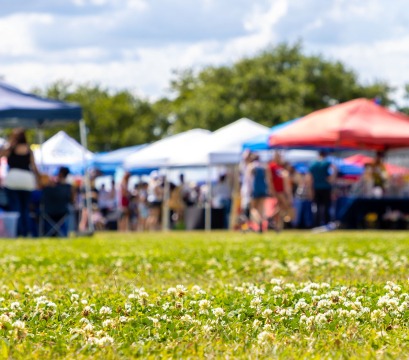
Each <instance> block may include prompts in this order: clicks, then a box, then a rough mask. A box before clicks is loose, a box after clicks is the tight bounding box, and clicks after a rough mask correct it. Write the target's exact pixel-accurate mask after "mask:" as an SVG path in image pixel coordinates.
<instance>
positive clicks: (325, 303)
mask: <svg viewBox="0 0 409 360" xmlns="http://www.w3.org/2000/svg"><path fill="white" fill-rule="evenodd" d="M331 306H332V302H331V301H329V300H324V299H323V300H320V301H318V304H317V308H318V309H322V308H330V307H331Z"/></svg>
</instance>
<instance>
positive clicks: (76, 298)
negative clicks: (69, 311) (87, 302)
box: [70, 294, 80, 302]
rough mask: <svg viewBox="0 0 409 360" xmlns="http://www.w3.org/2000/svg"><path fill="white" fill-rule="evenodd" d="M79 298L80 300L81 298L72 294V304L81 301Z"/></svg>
mask: <svg viewBox="0 0 409 360" xmlns="http://www.w3.org/2000/svg"><path fill="white" fill-rule="evenodd" d="M79 298H80V296H79V295H78V294H71V298H70V299H71V301H72V302H74V301H77V300H79Z"/></svg>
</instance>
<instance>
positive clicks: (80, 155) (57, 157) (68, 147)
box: [34, 131, 93, 166]
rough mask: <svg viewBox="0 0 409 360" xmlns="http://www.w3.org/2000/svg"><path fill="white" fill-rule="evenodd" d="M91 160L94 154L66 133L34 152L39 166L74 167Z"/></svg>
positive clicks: (60, 132) (56, 136)
mask: <svg viewBox="0 0 409 360" xmlns="http://www.w3.org/2000/svg"><path fill="white" fill-rule="evenodd" d="M84 156H85V159H86V160H90V159H91V158H92V156H93V153H92V152H90V151H88V150H87V149H85V148H84V147H83V146H82V145H81V144H79V143H78V142H77V141H76V140H74V139H73V138H71V137H70V136H68V135H67V134H66V133H65V132H64V131H59V132H58V133H57V134H55V135H54V136H53V137H51V138H50V139H48V140H47V141H45V142H44V143H43V144H42V145H41V146H40V148H38V149H36V150H34V159H35V162H36V164H37V165H44V166H72V165H78V164H81V163H83V162H84Z"/></svg>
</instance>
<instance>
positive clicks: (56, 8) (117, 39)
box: [0, 0, 409, 98]
mask: <svg viewBox="0 0 409 360" xmlns="http://www.w3.org/2000/svg"><path fill="white" fill-rule="evenodd" d="M407 8H408V4H407V1H404V0H393V1H388V0H360V1H356V0H234V1H233V0H0V33H1V34H2V36H1V37H0V76H3V77H4V79H5V80H6V81H8V82H9V83H11V84H13V85H16V86H18V87H20V88H22V89H24V90H30V89H31V88H33V87H42V88H43V87H45V86H47V84H50V83H51V82H53V81H55V80H58V79H65V80H72V81H73V82H74V83H83V82H92V83H98V84H101V85H103V86H106V87H109V88H113V89H122V88H127V89H130V90H132V91H134V92H135V93H137V94H140V95H141V96H147V97H151V98H156V97H159V96H162V95H165V96H166V95H169V92H168V89H167V87H168V85H169V82H170V79H171V78H172V71H173V70H178V69H184V68H187V67H189V68H190V67H193V68H196V69H200V68H201V67H203V66H206V65H221V64H229V63H231V62H233V61H235V60H237V59H240V58H241V57H243V56H251V55H253V54H256V53H257V52H258V51H260V50H262V49H264V48H266V47H267V46H269V45H274V44H278V43H279V42H283V41H285V42H291V43H292V42H295V41H297V40H302V42H303V44H304V51H305V52H306V53H308V54H312V53H314V54H317V53H318V54H321V55H323V56H325V57H326V58H328V59H332V60H341V61H343V62H344V63H345V64H347V65H348V66H349V67H350V68H352V69H353V70H355V71H356V72H357V74H358V75H359V76H360V80H361V81H362V82H369V81H373V80H375V79H377V80H386V81H388V82H389V83H391V84H392V85H394V86H397V87H399V88H400V89H402V88H403V85H404V84H405V82H408V83H409V73H407V68H408V65H407V63H408V59H409V11H407Z"/></svg>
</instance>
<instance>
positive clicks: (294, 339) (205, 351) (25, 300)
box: [0, 231, 409, 359]
mask: <svg viewBox="0 0 409 360" xmlns="http://www.w3.org/2000/svg"><path fill="white" fill-rule="evenodd" d="M0 250H1V254H2V255H1V258H0V272H1V276H0V279H1V280H0V282H1V284H0V358H10V359H28V358H31V359H56V358H69V359H74V358H75V359H83V358H95V359H122V358H123V359H127V358H132V357H141V358H152V359H153V358H204V357H206V358H243V359H247V358H282V359H300V358H301V359H302V358H306V359H307V358H308V359H311V358H313V359H315V358H335V359H337V358H357V359H363V358H393V359H396V358H408V357H409V294H408V293H409V283H408V277H409V271H408V270H409V236H408V233H405V232H341V231H340V232H330V233H324V234H311V233H310V232H283V233H281V234H275V233H268V234H241V233H221V232H216V233H183V232H178V233H157V234H156V233H155V234H117V233H112V234H111V233H105V234H97V235H95V236H94V237H90V238H78V239H73V240H53V239H50V240H47V239H45V240H1V241H0Z"/></svg>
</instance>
